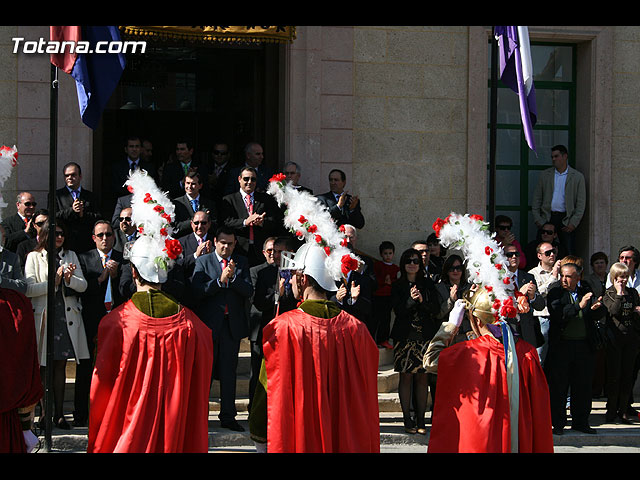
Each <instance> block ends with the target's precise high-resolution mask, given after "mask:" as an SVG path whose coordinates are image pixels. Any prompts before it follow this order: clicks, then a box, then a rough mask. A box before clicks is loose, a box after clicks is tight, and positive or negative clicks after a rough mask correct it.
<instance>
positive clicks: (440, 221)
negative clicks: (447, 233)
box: [431, 218, 447, 238]
mask: <svg viewBox="0 0 640 480" xmlns="http://www.w3.org/2000/svg"><path fill="white" fill-rule="evenodd" d="M445 223H447V222H445V221H444V220H443V219H441V218H438V219H437V220H436V221H435V222H433V225H432V226H431V227H432V228H433V231H434V232H436V237H438V238H440V229H441V228H442V227H444V225H445Z"/></svg>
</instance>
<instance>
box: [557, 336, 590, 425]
mask: <svg viewBox="0 0 640 480" xmlns="http://www.w3.org/2000/svg"><path fill="white" fill-rule="evenodd" d="M594 363H595V352H593V351H592V350H591V348H590V346H589V344H588V343H587V341H586V340H563V339H558V340H557V341H556V342H554V343H553V344H552V345H550V346H549V353H548V354H547V359H546V361H545V371H546V373H547V381H548V383H549V399H550V404H551V423H552V424H553V427H554V428H564V427H565V426H566V424H567V407H566V404H567V395H568V393H569V388H571V426H572V427H576V428H583V427H586V426H588V425H589V414H590V413H591V386H592V383H593V369H594Z"/></svg>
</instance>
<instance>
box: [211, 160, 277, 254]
mask: <svg viewBox="0 0 640 480" xmlns="http://www.w3.org/2000/svg"><path fill="white" fill-rule="evenodd" d="M257 180H258V174H257V172H256V169H255V168H253V167H243V168H242V169H241V170H240V174H239V175H238V177H237V180H236V181H237V182H238V185H239V187H240V188H239V189H238V190H237V191H235V192H234V193H230V194H229V195H225V196H224V197H223V199H222V205H221V206H220V220H221V221H220V223H221V224H222V225H225V226H227V227H229V228H231V229H233V231H234V233H235V235H236V239H237V241H238V245H237V248H238V253H239V254H241V255H244V256H246V257H247V258H248V259H249V266H250V267H254V266H256V265H259V264H261V263H262V262H263V261H264V255H263V254H262V246H263V245H264V241H265V240H266V239H267V238H268V237H270V236H272V235H274V234H277V233H278V232H279V227H280V226H281V225H282V219H281V217H280V210H279V208H278V205H277V204H276V202H275V200H274V199H273V197H272V196H271V195H269V194H268V193H263V192H259V191H257V189H256V185H257Z"/></svg>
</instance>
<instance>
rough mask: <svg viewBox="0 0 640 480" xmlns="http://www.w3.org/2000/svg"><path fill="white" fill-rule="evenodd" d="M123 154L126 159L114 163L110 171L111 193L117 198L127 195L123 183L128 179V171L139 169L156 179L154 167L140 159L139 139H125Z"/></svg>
mask: <svg viewBox="0 0 640 480" xmlns="http://www.w3.org/2000/svg"><path fill="white" fill-rule="evenodd" d="M124 152H125V154H126V158H123V159H122V160H120V161H119V162H116V163H115V164H114V165H113V166H112V171H111V188H112V189H113V190H112V192H111V193H112V194H114V195H118V196H119V197H120V196H123V195H126V194H127V193H129V192H128V191H127V187H126V186H125V185H124V182H126V181H127V179H128V178H129V171H131V170H137V169H138V168H140V169H142V170H145V171H146V172H147V173H148V174H149V175H151V176H152V177H153V178H154V179H155V178H156V177H157V171H156V167H155V165H153V163H151V162H148V161H146V160H143V159H142V157H141V153H142V142H141V140H140V138H139V137H134V136H132V137H129V138H127V140H126V142H125V145H124Z"/></svg>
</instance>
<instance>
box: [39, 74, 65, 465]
mask: <svg viewBox="0 0 640 480" xmlns="http://www.w3.org/2000/svg"><path fill="white" fill-rule="evenodd" d="M57 151H58V68H57V67H56V66H55V65H53V64H51V94H50V110H49V198H48V208H49V239H48V250H49V251H48V254H47V265H48V284H47V310H46V313H45V317H44V321H46V322H47V367H46V368H45V372H46V378H45V399H44V400H45V401H44V419H45V421H44V426H45V428H44V439H45V450H46V451H47V452H50V451H51V443H52V442H51V430H52V428H53V422H52V419H53V409H54V405H53V362H54V359H53V318H54V317H55V314H54V311H55V310H54V309H55V295H56V289H55V278H56V269H57V268H56V267H57V255H56V235H55V232H56V221H55V219H56V215H55V213H56V212H55V191H56V171H57ZM50 320H51V321H50ZM60 401H61V402H63V401H64V399H60Z"/></svg>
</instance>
